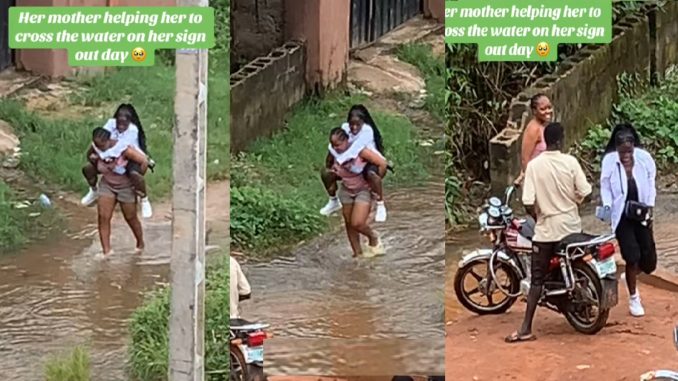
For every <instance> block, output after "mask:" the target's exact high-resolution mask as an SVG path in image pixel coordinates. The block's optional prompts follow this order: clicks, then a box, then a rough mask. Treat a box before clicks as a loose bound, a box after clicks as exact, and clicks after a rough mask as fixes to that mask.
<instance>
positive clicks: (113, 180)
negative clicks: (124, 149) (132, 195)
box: [97, 156, 132, 189]
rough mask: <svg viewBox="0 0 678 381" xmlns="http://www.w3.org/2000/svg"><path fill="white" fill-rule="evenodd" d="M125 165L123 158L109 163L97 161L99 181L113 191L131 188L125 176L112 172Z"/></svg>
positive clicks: (125, 161)
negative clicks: (103, 182) (99, 174)
mask: <svg viewBox="0 0 678 381" xmlns="http://www.w3.org/2000/svg"><path fill="white" fill-rule="evenodd" d="M125 165H127V160H125V158H124V157H122V156H121V157H119V158H117V159H115V160H113V161H112V162H110V163H106V162H104V161H103V160H99V161H97V170H98V171H99V173H101V179H102V180H103V181H105V182H106V183H107V184H108V185H109V186H110V187H111V188H113V189H123V188H127V187H129V186H132V182H131V181H130V179H129V177H128V176H127V174H122V175H121V174H118V173H116V172H114V171H113V170H114V169H115V167H116V166H122V167H124V166H125Z"/></svg>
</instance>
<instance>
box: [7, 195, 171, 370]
mask: <svg viewBox="0 0 678 381" xmlns="http://www.w3.org/2000/svg"><path fill="white" fill-rule="evenodd" d="M66 218H67V219H68V220H69V222H70V223H71V225H72V227H71V229H68V231H65V232H64V233H63V234H61V235H60V236H57V237H54V238H53V239H51V240H49V241H48V242H44V243H42V244H39V245H35V246H32V247H30V248H29V249H27V250H24V251H23V252H19V253H16V254H12V255H4V256H1V257H0V356H1V360H0V376H1V377H0V379H2V380H6V381H33V380H40V379H42V378H43V368H44V362H45V361H46V360H47V359H48V358H49V357H50V356H52V355H54V354H59V353H64V352H65V351H67V350H69V349H70V348H72V347H73V346H75V345H85V346H86V347H87V348H88V350H89V353H90V355H91V357H92V365H93V372H92V374H93V376H94V377H95V379H96V380H100V381H118V380H127V379H128V378H127V377H126V374H125V361H126V357H127V356H126V346H127V344H128V337H129V335H128V319H129V317H130V316H131V314H132V312H133V311H134V309H135V308H137V307H138V306H139V305H140V304H141V303H142V301H143V291H146V290H149V289H151V288H154V287H155V286H156V285H157V284H158V283H160V282H164V281H165V280H166V276H167V274H168V269H169V266H168V264H169V259H170V256H169V253H170V240H169V239H167V238H168V237H170V236H171V235H170V234H171V231H170V229H171V225H170V223H169V222H159V223H158V222H155V223H150V222H145V223H144V233H145V235H146V242H147V247H148V249H147V250H146V252H145V253H143V254H142V255H135V254H134V239H133V238H132V236H131V233H130V232H129V230H128V228H127V226H126V224H125V222H124V221H122V220H121V219H119V218H117V219H116V220H115V221H114V224H113V235H112V243H113V247H114V250H115V252H114V253H113V255H112V256H111V257H110V258H109V259H106V260H97V259H95V254H96V253H97V252H98V251H99V250H100V246H99V242H98V236H97V231H96V226H95V225H94V222H95V221H96V216H95V214H93V213H91V214H90V213H84V212H83V210H82V209H79V208H78V209H75V210H73V209H72V208H71V209H70V210H69V211H67V216H66ZM74 227H77V229H75V230H74V229H73V228H74Z"/></svg>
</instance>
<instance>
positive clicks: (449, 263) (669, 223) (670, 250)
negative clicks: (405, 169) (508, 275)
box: [445, 193, 678, 321]
mask: <svg viewBox="0 0 678 381" xmlns="http://www.w3.org/2000/svg"><path fill="white" fill-rule="evenodd" d="M511 206H512V207H513V209H514V211H516V215H520V216H522V215H524V212H523V211H522V208H521V206H520V204H519V203H517V202H512V205H511ZM594 213H595V205H593V204H591V205H586V206H585V207H584V208H583V209H582V211H581V217H582V226H583V228H584V231H586V232H589V233H591V234H603V233H609V232H610V227H609V225H606V224H603V223H602V222H600V221H598V220H597V219H596V218H595V216H594ZM677 217H678V194H669V193H662V194H659V195H658V196H657V206H656V208H655V227H654V230H655V234H654V235H655V242H656V246H657V264H658V266H660V267H663V268H665V269H667V270H670V271H673V272H675V273H677V274H678V234H676V231H678V219H677ZM479 248H491V245H490V243H489V242H488V240H487V238H485V237H483V236H481V235H480V234H479V232H478V231H477V230H473V229H470V230H466V231H462V232H456V233H452V234H450V235H448V237H447V245H446V248H445V253H446V255H445V256H446V266H445V267H446V275H445V278H446V286H445V312H446V321H451V320H453V318H454V317H455V316H456V315H458V314H459V313H460V312H461V311H462V308H463V307H462V306H461V305H460V304H459V302H458V301H457V298H456V295H455V293H454V288H453V279H454V274H455V272H456V271H457V268H458V263H459V260H460V259H461V258H462V257H463V256H464V255H465V254H467V253H469V252H471V251H472V250H475V249H479ZM621 287H623V286H621ZM620 290H621V289H620ZM620 292H621V293H622V294H623V293H624V292H625V291H620ZM623 295H625V294H623Z"/></svg>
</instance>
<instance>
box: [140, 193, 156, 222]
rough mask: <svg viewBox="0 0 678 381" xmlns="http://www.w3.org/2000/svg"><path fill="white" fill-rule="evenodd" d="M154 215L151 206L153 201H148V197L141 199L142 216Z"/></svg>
mask: <svg viewBox="0 0 678 381" xmlns="http://www.w3.org/2000/svg"><path fill="white" fill-rule="evenodd" d="M152 216H153V208H151V202H150V201H148V197H144V198H142V199H141V217H143V218H151V217H152Z"/></svg>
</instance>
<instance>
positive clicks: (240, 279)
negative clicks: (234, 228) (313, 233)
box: [229, 257, 252, 319]
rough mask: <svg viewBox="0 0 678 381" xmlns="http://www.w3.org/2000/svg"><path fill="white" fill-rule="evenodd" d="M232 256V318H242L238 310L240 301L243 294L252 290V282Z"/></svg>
mask: <svg viewBox="0 0 678 381" xmlns="http://www.w3.org/2000/svg"><path fill="white" fill-rule="evenodd" d="M230 258H231V264H230V278H231V279H230V282H231V285H230V287H231V288H230V290H229V291H230V299H231V300H230V307H231V311H230V312H231V319H240V312H239V311H238V303H239V301H240V296H241V295H247V294H249V293H251V292H252V289H251V288H250V284H249V282H248V281H247V278H245V274H243V272H242V269H241V268H240V264H239V263H238V262H237V261H236V260H235V259H233V257H230Z"/></svg>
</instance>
